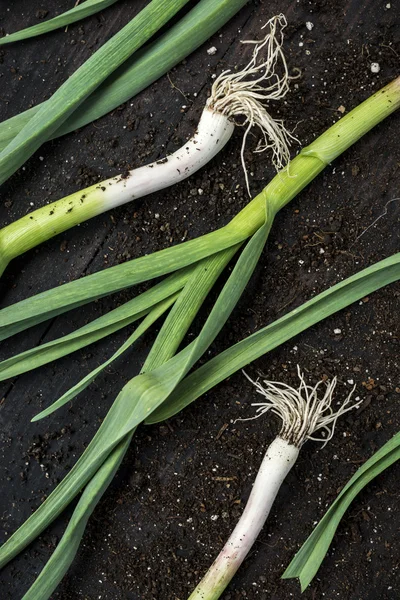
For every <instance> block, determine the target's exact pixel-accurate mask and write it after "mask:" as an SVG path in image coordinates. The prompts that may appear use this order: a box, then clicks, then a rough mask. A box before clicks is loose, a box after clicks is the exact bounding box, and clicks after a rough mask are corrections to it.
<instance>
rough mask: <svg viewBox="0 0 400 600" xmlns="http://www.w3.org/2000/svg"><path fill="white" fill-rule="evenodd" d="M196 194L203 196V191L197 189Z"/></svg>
mask: <svg viewBox="0 0 400 600" xmlns="http://www.w3.org/2000/svg"><path fill="white" fill-rule="evenodd" d="M197 193H198V195H199V196H202V195H203V194H204V190H203V189H202V188H199V189H198V190H197Z"/></svg>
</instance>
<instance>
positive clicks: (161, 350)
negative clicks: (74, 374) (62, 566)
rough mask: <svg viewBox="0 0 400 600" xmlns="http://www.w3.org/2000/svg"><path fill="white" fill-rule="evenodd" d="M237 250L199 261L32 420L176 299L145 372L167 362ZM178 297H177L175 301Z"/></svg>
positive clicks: (83, 384)
mask: <svg viewBox="0 0 400 600" xmlns="http://www.w3.org/2000/svg"><path fill="white" fill-rule="evenodd" d="M236 250H237V247H235V246H234V247H233V248H228V250H225V251H224V252H221V253H220V256H219V261H218V262H216V263H215V265H214V266H215V268H213V269H210V268H207V270H204V264H202V263H200V265H199V266H198V267H197V269H195V270H194V272H193V275H192V276H191V277H190V279H189V280H188V282H187V283H186V285H185V287H184V288H183V290H182V291H181V292H180V294H179V295H178V294H174V295H172V296H170V297H169V298H167V299H166V300H164V301H163V302H161V303H160V304H159V305H157V306H154V307H153V309H152V311H151V312H150V314H149V315H148V317H147V318H146V319H145V320H144V321H143V323H142V324H141V325H140V326H139V327H138V328H137V329H136V331H135V332H134V333H133V334H132V335H131V336H130V337H129V338H128V339H127V340H126V342H124V343H123V344H122V345H121V347H120V348H119V349H118V350H117V351H116V352H114V354H113V355H112V356H111V357H110V358H109V359H108V360H106V361H105V362H104V363H103V364H101V365H100V366H99V367H97V368H96V369H94V370H93V371H91V373H89V374H88V375H86V377H84V378H83V379H81V381H79V382H78V383H77V384H76V385H74V386H73V387H72V388H70V389H69V390H68V391H67V392H66V393H65V394H63V395H62V396H61V398H59V399H58V400H56V401H55V402H53V403H52V404H51V405H50V406H49V407H48V408H46V409H45V410H43V411H41V412H40V413H39V414H37V415H36V416H35V417H33V419H32V421H39V420H40V419H42V418H43V417H47V416H48V415H50V414H51V413H52V412H54V411H55V410H57V409H58V408H60V407H61V406H63V405H64V404H66V403H67V402H70V401H71V400H73V399H74V398H75V397H76V396H77V395H78V394H80V393H81V392H82V391H83V390H84V389H86V388H87V386H88V385H90V384H91V383H92V382H93V381H94V380H95V379H96V377H97V376H98V375H99V374H100V373H101V372H102V371H104V369H105V368H106V367H108V366H109V365H110V364H111V363H112V362H113V361H114V360H116V359H117V358H118V357H119V356H121V354H123V353H124V352H125V351H126V350H128V348H130V347H131V346H132V344H134V343H135V341H136V340H137V339H138V338H139V337H140V336H141V335H142V334H143V333H144V331H146V330H147V329H148V327H150V325H152V323H153V322H154V321H155V320H156V319H158V317H159V316H160V315H161V314H162V313H164V312H165V311H166V310H167V309H168V308H169V307H170V306H171V304H173V303H174V306H173V308H172V309H171V311H170V312H169V314H168V317H167V319H166V320H165V322H164V324H163V326H162V329H161V331H160V333H159V335H158V336H157V339H156V341H155V343H154V344H153V346H152V348H151V350H150V353H149V355H148V357H147V360H146V363H145V365H144V367H143V369H142V372H143V373H144V372H146V371H147V370H148V369H147V365H148V364H154V363H155V362H157V364H163V363H164V362H166V361H167V360H168V358H169V357H170V355H171V350H172V349H173V353H175V351H176V350H177V349H178V346H179V344H180V342H181V340H182V337H183V335H184V332H186V330H187V329H188V327H189V325H190V323H191V322H192V321H193V318H194V316H195V315H196V314H197V312H198V311H199V308H200V307H201V305H202V304H203V302H204V300H205V298H206V296H207V294H208V293H209V291H210V289H211V287H212V286H213V284H214V283H215V281H216V279H217V278H218V277H219V275H220V274H221V271H222V270H223V269H224V268H225V266H226V265H227V263H228V262H229V260H230V259H231V258H232V256H233V255H234V253H235V252H236ZM205 260H207V259H205ZM203 262H204V261H203ZM207 264H208V263H207ZM176 299H177V301H176V302H175V300H176ZM0 368H1V364H0ZM0 374H1V370H0Z"/></svg>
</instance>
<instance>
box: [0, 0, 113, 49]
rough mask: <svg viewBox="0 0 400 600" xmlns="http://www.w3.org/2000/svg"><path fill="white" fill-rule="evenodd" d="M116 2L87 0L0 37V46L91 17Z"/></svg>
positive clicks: (110, 0) (111, 0)
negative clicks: (35, 23)
mask: <svg viewBox="0 0 400 600" xmlns="http://www.w3.org/2000/svg"><path fill="white" fill-rule="evenodd" d="M115 2H117V0H85V2H84V3H83V4H78V5H77V6H74V8H71V10H67V11H66V12H65V13H62V14H61V15H58V16H57V17H54V18H53V19H49V20H48V21H45V22H44V23H39V25H33V26H32V27H27V28H26V29H21V31H16V32H15V33H10V34H6V35H5V36H4V37H2V38H0V46H4V45H5V44H11V42H18V41H20V40H26V39H27V38H31V37H35V36H37V35H42V34H43V33H47V32H48V31H53V30H54V29H58V28H60V27H65V26H66V25H70V24H71V23H76V21H80V20H81V19H85V18H86V17H90V15H94V14H95V13H97V12H99V11H100V10H102V9H103V8H107V6H110V5H111V4H114V3H115Z"/></svg>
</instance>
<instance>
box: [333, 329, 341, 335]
mask: <svg viewBox="0 0 400 600" xmlns="http://www.w3.org/2000/svg"><path fill="white" fill-rule="evenodd" d="M333 333H334V334H335V335H339V334H340V333H342V330H341V329H339V328H336V329H334V330H333Z"/></svg>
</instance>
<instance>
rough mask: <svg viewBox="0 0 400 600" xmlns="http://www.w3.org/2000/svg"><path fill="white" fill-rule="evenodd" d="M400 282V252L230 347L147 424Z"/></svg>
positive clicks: (190, 378) (193, 376)
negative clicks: (319, 323)
mask: <svg viewBox="0 0 400 600" xmlns="http://www.w3.org/2000/svg"><path fill="white" fill-rule="evenodd" d="M398 279H400V253H398V254H394V255H393V256H390V257H389V258H386V259H385V260H382V261H380V262H378V263H376V264H374V265H372V266H370V267H368V268H366V269H363V270H362V271H360V272H359V273H356V274H355V275H352V276H351V277H349V278H348V279H345V280H344V281H341V282H340V283H337V284H336V285H334V286H333V287H331V288H330V289H328V290H326V291H325V292H322V293H321V294H318V296H316V297H315V298H313V299H311V300H309V301H308V302H306V303H305V304H303V305H302V306H300V307H299V308H295V309H294V310H292V311H291V312H289V313H288V314H287V315H285V316H284V317H281V318H280V319H278V320H277V321H274V323H271V325H268V326H267V327H264V328H263V329H260V330H259V331H257V332H256V333H253V335H250V336H249V337H247V338H245V339H244V340H242V341H241V342H238V343H237V344H235V345H234V346H231V347H230V348H228V349H227V350H225V351H224V352H222V353H221V354H218V356H216V357H215V358H212V359H211V360H210V361H208V362H207V363H205V364H204V365H202V366H201V367H200V368H199V369H197V370H196V371H194V372H193V373H191V374H190V375H189V376H188V377H186V379H184V380H183V381H182V383H180V384H179V385H178V386H177V388H176V390H175V391H174V392H173V393H172V394H171V395H170V396H169V398H168V399H167V401H166V402H164V403H163V405H162V406H161V407H160V408H159V409H158V410H156V411H154V412H153V413H152V414H151V416H148V417H147V419H146V423H149V424H150V423H157V422H159V421H163V420H164V419H168V418H169V417H171V416H173V415H174V414H176V413H177V412H179V411H180V410H182V409H183V408H185V406H187V405H188V404H190V403H191V402H193V401H194V400H196V398H198V397H199V396H201V395H202V394H204V393H205V392H207V391H208V390H210V389H211V388H212V387H214V386H215V385H217V384H218V383H220V382H221V381H223V380H224V379H226V378H227V377H229V376H230V375H232V374H233V373H235V372H236V371H238V370H239V369H242V368H243V367H245V366H246V365H248V364H249V363H251V362H252V361H253V360H256V359H257V358H259V357H260V356H262V355H263V354H266V353H267V352H269V351H270V350H273V349H274V348H276V347H277V346H280V345H281V344H283V343H284V342H287V341H288V340H290V339H291V338H292V337H294V336H296V335H298V334H299V333H300V332H302V331H305V330H306V329H308V328H309V327H311V326H312V325H314V324H315V323H318V322H319V321H322V319H325V318H326V317H328V316H329V315H332V314H334V313H335V312H337V311H338V310H341V309H342V308H344V307H346V306H349V305H350V304H352V303H353V302H356V301H357V300H360V299H361V298H364V296H367V295H368V294H371V293H372V292H374V291H375V290H378V289H379V288H381V287H383V286H385V285H388V284H389V283H393V282H394V281H397V280H398Z"/></svg>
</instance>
